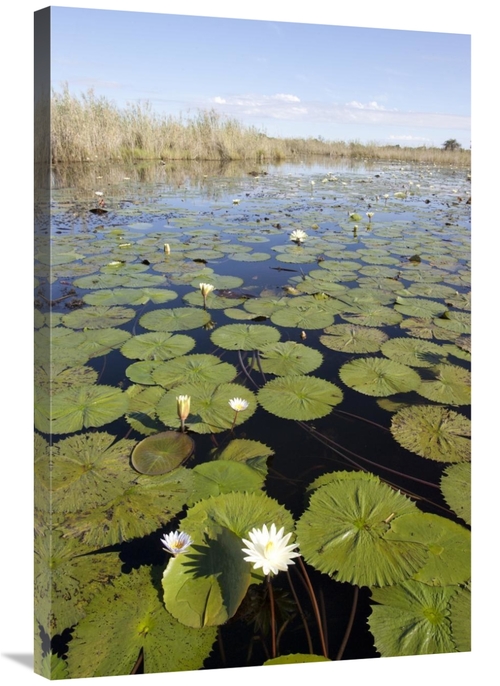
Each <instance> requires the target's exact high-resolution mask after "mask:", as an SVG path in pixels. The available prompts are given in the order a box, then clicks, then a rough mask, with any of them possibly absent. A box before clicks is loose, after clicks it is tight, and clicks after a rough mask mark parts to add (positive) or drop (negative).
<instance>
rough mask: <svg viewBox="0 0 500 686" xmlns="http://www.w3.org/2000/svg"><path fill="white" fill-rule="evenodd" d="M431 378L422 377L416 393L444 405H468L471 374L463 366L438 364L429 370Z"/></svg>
mask: <svg viewBox="0 0 500 686" xmlns="http://www.w3.org/2000/svg"><path fill="white" fill-rule="evenodd" d="M429 372H430V373H432V375H433V377H434V378H432V379H424V380H423V381H422V383H421V385H420V386H419V387H418V389H417V393H419V395H422V396H423V397H424V398H427V400H433V401H434V402H437V403H443V404H444V405H470V402H471V374H470V372H469V371H467V369H464V368H463V367H457V366H456V365H453V364H438V365H436V366H435V367H431V369H430V370H429Z"/></svg>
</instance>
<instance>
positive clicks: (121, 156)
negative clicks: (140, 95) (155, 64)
mask: <svg viewBox="0 0 500 686" xmlns="http://www.w3.org/2000/svg"><path fill="white" fill-rule="evenodd" d="M50 130H51V135H50V145H51V158H52V162H53V163H54V164H56V163H66V162H85V161H95V160H99V161H102V160H115V161H123V162H129V161H132V160H139V159H142V160H154V159H161V160H164V161H167V160H218V161H230V160H246V161H249V162H256V163H259V162H266V161H267V162H276V161H279V160H285V159H300V158H301V157H305V156H308V155H323V156H326V157H331V158H353V159H366V160H368V159H381V160H394V161H401V162H408V163H409V162H422V163H425V164H437V165H453V166H461V167H467V166H470V151H469V150H458V151H445V150H442V149H440V148H426V147H420V148H406V147H400V146H398V145H392V146H380V145H377V144H375V143H373V144H368V145H363V144H361V143H358V142H342V141H326V140H323V139H317V138H306V139H295V138H272V137H270V136H267V135H266V134H264V133H262V132H261V131H259V130H258V129H256V128H255V127H247V126H244V125H243V124H242V123H241V122H239V121H238V120H237V119H232V118H226V117H223V116H222V115H220V114H219V113H218V112H216V111H215V110H200V111H198V112H197V113H196V114H195V115H193V116H189V117H184V116H182V115H181V116H178V117H172V116H167V115H163V116H162V115H158V114H157V113H155V112H154V111H153V110H152V108H151V105H150V104H148V103H145V104H144V103H143V104H130V105H128V106H127V107H126V108H125V109H119V108H118V107H116V105H114V104H113V103H112V102H110V101H109V100H107V99H106V98H103V97H96V96H95V95H94V93H93V92H92V90H89V91H88V92H87V93H85V94H82V95H81V96H80V97H76V96H74V95H71V94H70V93H69V90H68V89H67V88H65V89H64V90H63V91H62V92H61V93H56V92H54V93H53V94H52V98H51V127H50ZM35 155H36V151H35Z"/></svg>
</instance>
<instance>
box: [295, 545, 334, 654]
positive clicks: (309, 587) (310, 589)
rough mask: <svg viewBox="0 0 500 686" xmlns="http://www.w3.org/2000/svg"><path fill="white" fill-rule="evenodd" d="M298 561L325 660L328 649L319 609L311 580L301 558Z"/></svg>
mask: <svg viewBox="0 0 500 686" xmlns="http://www.w3.org/2000/svg"><path fill="white" fill-rule="evenodd" d="M298 560H299V565H300V568H301V570H302V574H303V575H304V579H305V583H306V586H307V590H308V592H309V597H310V598H311V603H312V606H313V610H314V615H315V617H316V622H317V623H318V631H319V638H320V641H321V649H322V651H323V655H324V656H325V657H326V658H328V648H327V647H326V641H325V634H324V631H323V622H322V619H321V614H320V611H319V607H318V601H317V600H316V595H315V593H314V588H313V586H312V584H311V580H310V579H309V574H308V573H307V569H306V567H305V565H304V562H303V561H302V558H301V557H299V558H298Z"/></svg>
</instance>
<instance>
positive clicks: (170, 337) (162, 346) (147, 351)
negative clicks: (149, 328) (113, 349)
mask: <svg viewBox="0 0 500 686" xmlns="http://www.w3.org/2000/svg"><path fill="white" fill-rule="evenodd" d="M195 343H196V341H195V340H194V338H191V337H190V336H185V335H183V334H171V333H167V332H163V331H154V332H151V333H144V334H139V335H138V336H133V337H132V338H129V340H128V341H126V343H124V344H123V345H122V347H121V353H122V355H125V357H128V358H130V359H132V360H134V359H135V360H168V359H170V358H171V357H178V356H180V355H185V354H186V353H188V352H189V351H190V350H191V349H192V348H194V346H195Z"/></svg>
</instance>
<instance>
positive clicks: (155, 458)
mask: <svg viewBox="0 0 500 686" xmlns="http://www.w3.org/2000/svg"><path fill="white" fill-rule="evenodd" d="M193 452H194V441H193V439H192V438H191V436H188V435H187V434H186V433H181V432H179V431H163V432H162V433H159V434H155V435H154V436H148V437H147V438H144V439H143V440H142V441H141V442H140V443H138V444H137V445H136V446H135V448H134V450H133V451H132V458H131V459H132V465H133V467H134V469H136V470H137V471H138V472H140V473H141V474H149V475H150V476H154V475H157V474H166V473H167V472H171V471H172V470H173V469H175V468H176V467H179V466H180V465H181V464H182V463H183V462H185V461H186V460H187V459H188V458H189V457H190V456H191V455H192V454H193Z"/></svg>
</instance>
